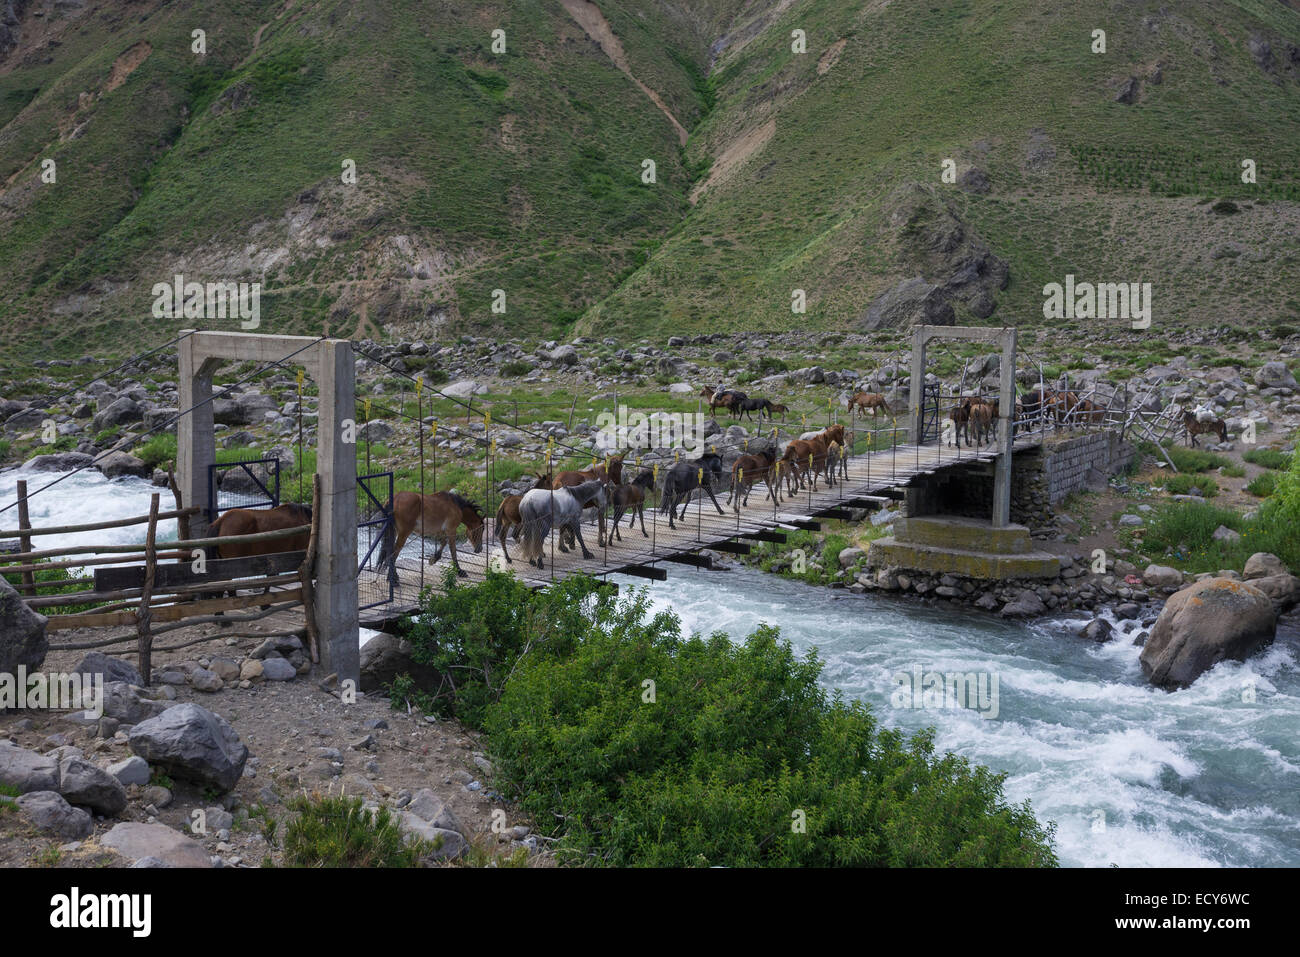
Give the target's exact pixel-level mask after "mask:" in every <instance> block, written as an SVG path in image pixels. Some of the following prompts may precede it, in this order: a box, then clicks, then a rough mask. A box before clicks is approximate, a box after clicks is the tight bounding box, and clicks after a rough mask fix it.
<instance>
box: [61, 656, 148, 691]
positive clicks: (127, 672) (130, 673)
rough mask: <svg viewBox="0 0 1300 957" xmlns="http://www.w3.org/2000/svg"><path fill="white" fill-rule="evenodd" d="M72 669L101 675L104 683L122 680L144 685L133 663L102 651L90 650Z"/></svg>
mask: <svg viewBox="0 0 1300 957" xmlns="http://www.w3.org/2000/svg"><path fill="white" fill-rule="evenodd" d="M72 670H73V672H74V673H76V674H81V675H102V676H103V680H104V683H105V684H108V683H109V682H110V681H124V682H126V683H127V684H129V685H136V686H137V687H141V686H143V685H144V678H143V677H142V676H141V674H140V672H139V671H138V670H136V667H135V665H133V664H131V663H130V662H129V661H123V660H122V659H121V658H113V657H111V656H109V655H106V654H104V653H103V652H102V651H92V652H90V653H89V654H87V655H86V657H84V658H82V659H81V661H79V662H78V663H77V667H75V668H73V669H72Z"/></svg>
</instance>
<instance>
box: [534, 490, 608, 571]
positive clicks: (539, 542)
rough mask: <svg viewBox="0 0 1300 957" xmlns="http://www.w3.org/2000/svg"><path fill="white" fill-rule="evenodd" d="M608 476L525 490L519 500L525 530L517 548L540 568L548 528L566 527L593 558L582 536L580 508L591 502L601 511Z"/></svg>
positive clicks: (603, 504)
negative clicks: (570, 483)
mask: <svg viewBox="0 0 1300 957" xmlns="http://www.w3.org/2000/svg"><path fill="white" fill-rule="evenodd" d="M608 484H609V483H608V480H606V479H603V478H593V479H590V480H588V481H586V482H583V483H581V484H580V485H569V486H565V487H564V488H558V489H540V488H535V489H533V490H532V491H529V492H525V493H524V500H523V501H522V502H520V503H519V516H520V518H522V519H523V523H524V534H523V537H522V538H521V539H520V542H519V548H520V550H521V551H522V552H523V555H524V558H525V559H526V560H527V561H528V564H530V565H536V566H537V567H538V568H542V567H543V564H542V555H543V554H544V552H545V548H544V544H545V542H546V539H547V538H548V537H549V536H550V534H551V529H552V528H555V527H558V528H560V529H561V530H563V529H565V528H568V529H569V530H570V531H572V533H573V537H574V538H575V539H576V540H577V542H578V544H579V545H581V546H582V557H583V558H595V557H596V556H595V555H593V554H592V553H591V552H590V551H589V550H588V549H587V543H586V542H585V541H583V540H582V510H583V509H585V508H587V507H588V506H589V505H592V504H594V505H595V507H596V508H598V509H600V511H601V514H602V515H603V514H604V511H605V504H606V502H607V501H608V498H607V495H606V491H605V489H606V486H607V485H608Z"/></svg>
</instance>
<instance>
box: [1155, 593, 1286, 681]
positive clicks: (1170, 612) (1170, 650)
mask: <svg viewBox="0 0 1300 957" xmlns="http://www.w3.org/2000/svg"><path fill="white" fill-rule="evenodd" d="M1276 629H1277V615H1276V614H1275V613H1274V611H1273V604H1272V602H1271V601H1270V600H1269V597H1268V595H1266V594H1264V592H1262V591H1260V590H1259V589H1258V588H1256V587H1255V586H1254V585H1251V584H1247V583H1245V582H1237V581H1230V580H1228V579H1223V578H1207V579H1205V580H1204V581H1199V582H1197V583H1196V584H1194V585H1189V586H1188V587H1187V588H1184V589H1182V590H1181V591H1178V592H1175V593H1174V595H1173V596H1171V597H1170V599H1169V600H1168V601H1167V602H1165V607H1164V610H1163V611H1161V612H1160V617H1159V618H1157V619H1156V623H1155V626H1154V627H1153V628H1152V629H1151V637H1150V638H1148V639H1147V643H1146V645H1145V646H1144V647H1143V649H1142V657H1141V663H1142V671H1143V673H1144V674H1146V676H1147V678H1148V679H1149V680H1150V681H1151V683H1152V684H1153V685H1156V686H1158V687H1161V688H1166V689H1170V690H1172V689H1176V688H1186V687H1188V686H1189V685H1190V684H1191V683H1192V682H1194V681H1195V680H1196V679H1197V678H1198V677H1200V676H1201V675H1202V674H1203V673H1204V672H1206V671H1208V670H1209V669H1210V668H1212V667H1214V666H1215V665H1216V664H1218V663H1219V662H1220V661H1222V660H1224V659H1225V658H1232V659H1234V660H1237V661H1245V660H1246V659H1247V658H1249V657H1250V656H1251V655H1252V654H1254V653H1255V652H1256V651H1258V650H1259V649H1261V648H1263V647H1265V646H1266V645H1268V644H1269V643H1270V642H1272V640H1273V636H1274V634H1275V633H1276Z"/></svg>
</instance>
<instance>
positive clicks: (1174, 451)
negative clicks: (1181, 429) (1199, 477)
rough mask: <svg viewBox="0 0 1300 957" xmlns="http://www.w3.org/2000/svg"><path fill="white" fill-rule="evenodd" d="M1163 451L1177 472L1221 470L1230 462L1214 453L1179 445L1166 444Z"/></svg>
mask: <svg viewBox="0 0 1300 957" xmlns="http://www.w3.org/2000/svg"><path fill="white" fill-rule="evenodd" d="M1165 450H1166V451H1167V452H1168V453H1169V457H1170V458H1171V459H1172V460H1173V463H1174V465H1175V466H1176V467H1177V468H1178V471H1179V472H1208V471H1210V469H1217V468H1222V467H1223V466H1225V465H1231V464H1232V462H1231V461H1230V460H1228V459H1226V458H1224V457H1223V456H1222V455H1218V454H1217V453H1214V452H1205V451H1202V450H1201V449H1189V448H1186V447H1184V446H1181V445H1173V444H1172V443H1171V444H1168V445H1166V446H1165Z"/></svg>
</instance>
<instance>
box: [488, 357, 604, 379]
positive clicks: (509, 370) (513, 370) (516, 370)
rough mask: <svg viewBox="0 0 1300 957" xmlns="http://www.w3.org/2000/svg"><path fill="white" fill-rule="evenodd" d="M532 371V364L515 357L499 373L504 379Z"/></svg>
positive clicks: (524, 374) (514, 377) (515, 377)
mask: <svg viewBox="0 0 1300 957" xmlns="http://www.w3.org/2000/svg"><path fill="white" fill-rule="evenodd" d="M532 371H533V365H532V363H531V362H524V361H523V360H521V359H515V360H513V361H511V362H507V363H505V364H504V365H502V366H501V371H500V373H499V374H500V375H501V376H502V377H503V378H506V379H517V378H519V377H520V376H526V375H528V373H530V372H532ZM620 371H621V367H620Z"/></svg>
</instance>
